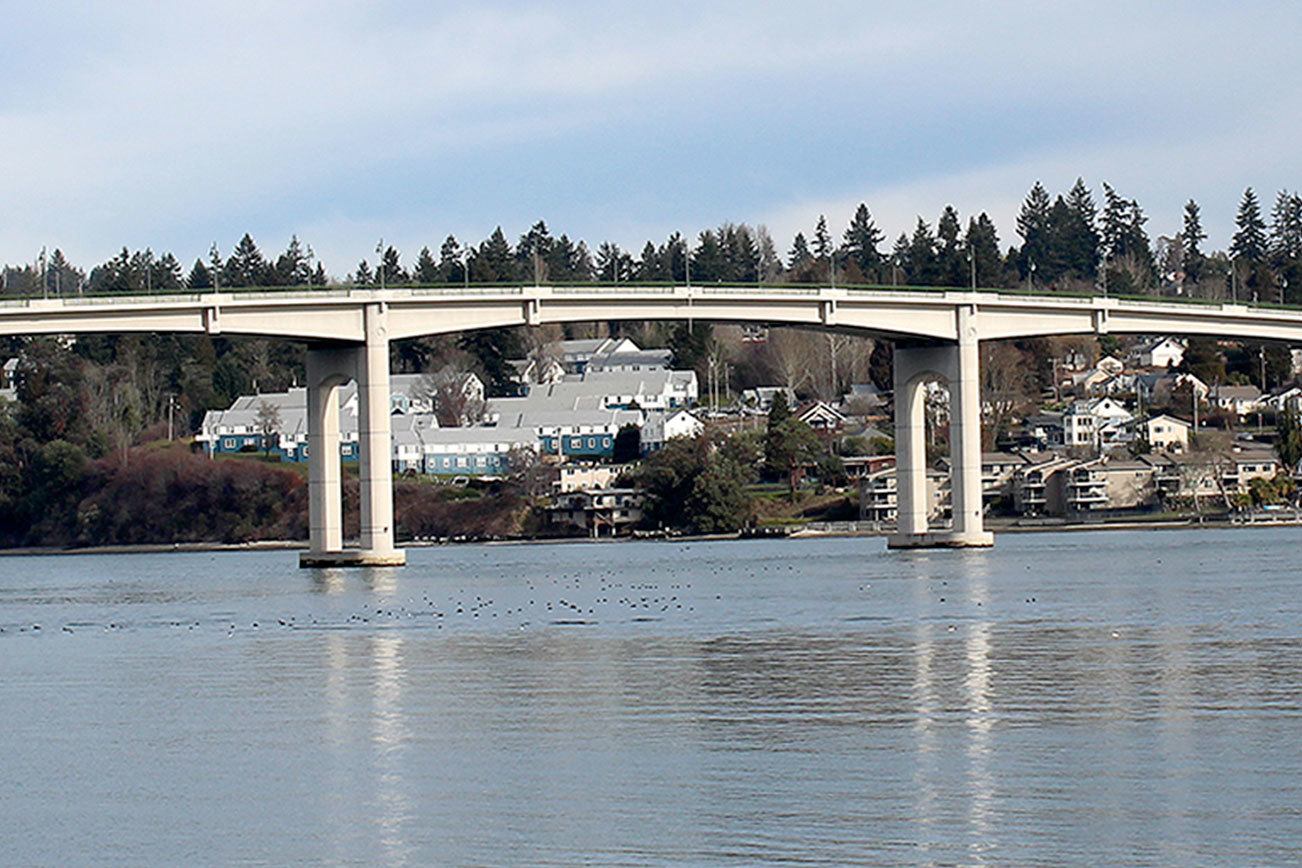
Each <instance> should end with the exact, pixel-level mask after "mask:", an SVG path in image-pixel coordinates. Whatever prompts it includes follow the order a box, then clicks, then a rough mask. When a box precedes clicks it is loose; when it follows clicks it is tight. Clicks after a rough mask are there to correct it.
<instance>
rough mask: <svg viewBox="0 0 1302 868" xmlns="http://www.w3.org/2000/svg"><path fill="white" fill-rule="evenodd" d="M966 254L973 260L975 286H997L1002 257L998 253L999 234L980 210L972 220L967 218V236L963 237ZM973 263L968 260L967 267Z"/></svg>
mask: <svg viewBox="0 0 1302 868" xmlns="http://www.w3.org/2000/svg"><path fill="white" fill-rule="evenodd" d="M963 246H964V248H965V249H966V254H967V255H969V256H971V257H973V258H974V259H975V260H976V262H975V271H976V282H977V286H999V285H1000V282H1001V277H1002V272H1003V258H1002V257H1001V256H1000V255H999V236H998V234H997V233H996V232H995V224H994V222H993V221H992V220H991V219H990V217H989V216H988V215H987V214H986V213H985V212H984V211H982V212H981V214H980V215H979V216H978V217H976V218H975V219H973V220H968V224H967V238H966V239H964V245H963ZM972 267H973V263H972V262H971V261H969V268H972Z"/></svg>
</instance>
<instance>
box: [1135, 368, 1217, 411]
mask: <svg viewBox="0 0 1302 868" xmlns="http://www.w3.org/2000/svg"><path fill="white" fill-rule="evenodd" d="M1179 391H1186V392H1188V391H1192V393H1193V394H1194V395H1196V396H1197V397H1198V400H1199V401H1203V400H1205V399H1206V398H1207V394H1208V393H1209V392H1210V391H1211V390H1210V389H1209V388H1208V387H1207V384H1206V383H1204V382H1203V381H1202V380H1200V379H1198V378H1197V377H1195V376H1194V375H1193V374H1185V373H1177V372H1174V371H1161V372H1157V373H1149V374H1140V375H1139V376H1138V377H1136V378H1135V394H1136V395H1137V396H1138V398H1139V400H1140V401H1143V402H1144V404H1145V405H1146V406H1149V407H1165V406H1168V405H1170V404H1172V403H1173V402H1175V401H1176V400H1177V398H1178V399H1179V401H1180V402H1182V403H1183V404H1184V405H1185V406H1188V404H1189V397H1188V395H1184V396H1179V395H1178V394H1177V392H1179Z"/></svg>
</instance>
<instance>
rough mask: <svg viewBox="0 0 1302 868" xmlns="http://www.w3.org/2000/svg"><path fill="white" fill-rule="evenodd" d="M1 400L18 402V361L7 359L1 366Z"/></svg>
mask: <svg viewBox="0 0 1302 868" xmlns="http://www.w3.org/2000/svg"><path fill="white" fill-rule="evenodd" d="M0 400H5V401H17V400H18V359H17V358H12V359H5V360H4V363H3V364H0Z"/></svg>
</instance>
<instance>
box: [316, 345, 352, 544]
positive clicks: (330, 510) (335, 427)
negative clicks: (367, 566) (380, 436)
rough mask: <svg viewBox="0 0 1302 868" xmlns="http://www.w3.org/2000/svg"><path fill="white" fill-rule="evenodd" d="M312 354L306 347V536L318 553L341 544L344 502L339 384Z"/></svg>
mask: <svg viewBox="0 0 1302 868" xmlns="http://www.w3.org/2000/svg"><path fill="white" fill-rule="evenodd" d="M314 356H319V351H317V350H308V352H307V371H308V381H307V487H308V526H309V537H308V538H309V541H310V544H311V552H312V553H313V554H318V555H319V554H324V553H326V552H337V551H341V550H342V549H343V547H344V502H343V486H342V484H341V481H340V468H339V384H338V383H337V382H335V381H334V379H333V378H328V377H323V376H322V374H321V371H320V370H319V369H320V367H321V364H320V359H319V358H315V359H314ZM314 361H315V362H316V364H314ZM314 368H316V369H317V370H316V371H314V370H313V369H314Z"/></svg>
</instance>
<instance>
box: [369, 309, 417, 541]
mask: <svg viewBox="0 0 1302 868" xmlns="http://www.w3.org/2000/svg"><path fill="white" fill-rule="evenodd" d="M365 322H366V344H365V346H363V347H362V348H361V350H360V351H359V352H360V355H359V357H358V362H357V425H358V431H357V441H358V445H359V447H360V449H361V457H360V461H361V465H360V468H359V476H360V482H361V518H362V521H361V525H362V533H361V549H362V551H363V552H365V553H367V555H368V557H370V558H371V559H372V562H375V563H381V562H383V563H395V564H401V563H405V562H406V556H405V555H404V554H403V553H402V552H400V551H397V550H395V549H394V547H393V440H392V438H391V437H390V433H389V414H390V412H391V408H390V404H389V327H388V311H387V310H386V306H385V305H383V304H371V305H367V306H366V313H365Z"/></svg>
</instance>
